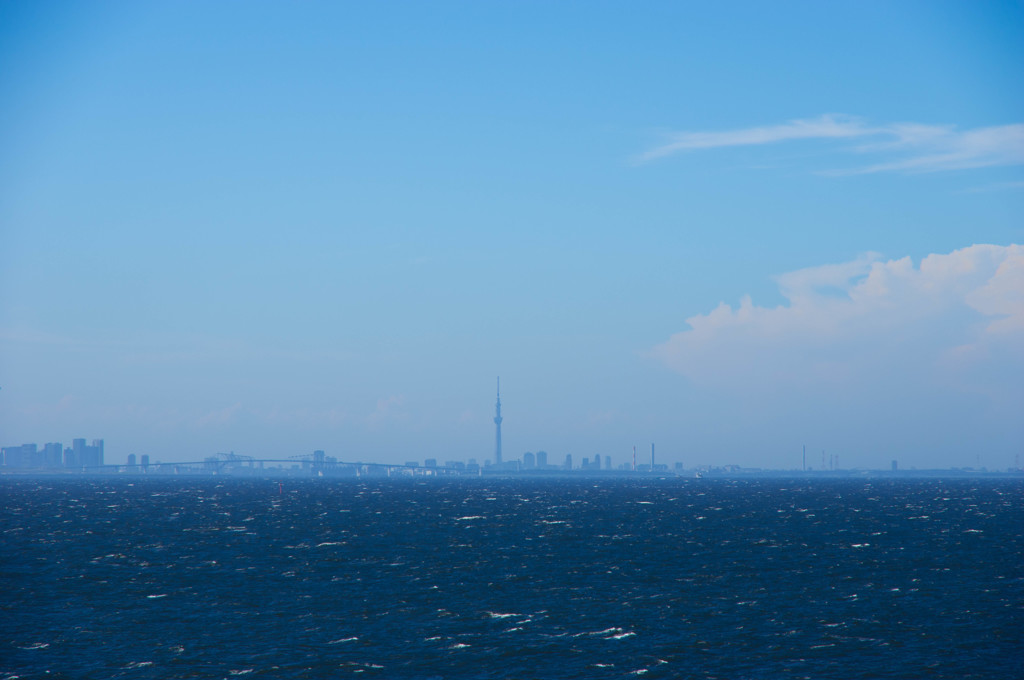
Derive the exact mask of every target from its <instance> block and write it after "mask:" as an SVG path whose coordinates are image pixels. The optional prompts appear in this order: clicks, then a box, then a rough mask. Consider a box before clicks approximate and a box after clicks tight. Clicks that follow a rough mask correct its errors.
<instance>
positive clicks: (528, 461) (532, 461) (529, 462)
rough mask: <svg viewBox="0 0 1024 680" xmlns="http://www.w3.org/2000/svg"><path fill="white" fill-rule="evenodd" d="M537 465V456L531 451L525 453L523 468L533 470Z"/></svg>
mask: <svg viewBox="0 0 1024 680" xmlns="http://www.w3.org/2000/svg"><path fill="white" fill-rule="evenodd" d="M535 467H537V458H536V457H535V456H534V455H533V454H532V453H531V452H529V451H527V452H526V453H524V454H523V469H524V470H532V469H533V468H535Z"/></svg>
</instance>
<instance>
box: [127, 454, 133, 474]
mask: <svg viewBox="0 0 1024 680" xmlns="http://www.w3.org/2000/svg"><path fill="white" fill-rule="evenodd" d="M127 467H128V472H135V454H134V453H129V454H128V465H127Z"/></svg>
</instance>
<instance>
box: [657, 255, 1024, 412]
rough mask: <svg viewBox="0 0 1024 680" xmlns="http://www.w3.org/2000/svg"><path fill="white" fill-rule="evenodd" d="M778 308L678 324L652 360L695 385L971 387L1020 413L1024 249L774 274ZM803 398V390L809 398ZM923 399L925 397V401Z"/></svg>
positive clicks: (749, 304) (748, 303) (742, 390)
mask: <svg viewBox="0 0 1024 680" xmlns="http://www.w3.org/2000/svg"><path fill="white" fill-rule="evenodd" d="M777 282H778V285H779V289H780V292H781V293H782V295H783V296H784V297H785V298H786V299H787V300H788V304H786V305H784V306H779V307H774V308H768V307H759V306H757V305H755V304H754V303H753V301H752V300H751V299H750V298H749V297H744V298H743V300H741V302H740V304H739V306H738V307H737V308H732V307H730V306H729V305H726V304H725V303H722V304H720V305H719V306H718V307H717V308H715V309H714V310H712V311H711V312H709V313H707V314H699V315H697V316H694V317H691V318H690V319H687V323H688V324H689V329H687V330H684V331H682V332H679V333H676V334H674V335H672V336H671V337H670V338H669V339H668V341H666V342H665V343H663V344H661V345H659V346H657V347H656V348H654V350H653V351H652V354H653V355H654V356H655V357H657V358H659V359H660V360H662V361H663V362H664V363H665V364H667V365H668V366H669V367H671V368H672V369H674V370H675V371H678V372H679V373H682V374H683V375H685V376H686V377H687V378H689V379H690V380H691V381H692V382H693V383H695V384H696V385H697V386H699V387H701V388H702V389H708V390H712V391H718V392H722V393H726V394H729V393H734V394H756V395H760V396H764V395H766V394H768V395H776V396H777V397H779V398H782V397H783V395H785V394H787V393H791V392H792V390H794V389H799V390H803V392H802V393H803V394H808V393H816V392H818V393H824V392H828V391H832V390H839V391H847V392H858V393H860V394H862V396H863V395H873V396H871V398H872V399H875V400H877V401H879V402H884V401H887V399H888V397H887V395H886V394H885V391H888V392H890V393H891V392H893V391H894V390H895V391H898V392H900V394H903V395H906V394H912V393H920V396H921V398H922V399H925V400H927V399H928V398H930V395H929V390H936V389H940V390H951V391H958V390H959V391H969V392H972V393H974V394H985V395H987V396H988V397H989V398H992V399H1003V400H1007V399H1010V400H1016V402H1017V403H1018V404H1019V405H1021V406H1024V376H1022V375H1021V371H1022V370H1024V246H1020V245H1009V246H997V245H973V246H970V247H967V248H963V249H961V250H956V251H954V252H952V253H949V254H933V255H929V256H927V257H925V258H924V259H923V260H922V261H921V263H920V264H919V265H918V266H915V265H914V263H913V262H912V261H911V259H910V258H908V257H907V258H902V259H898V260H883V259H882V258H880V257H879V256H878V255H876V254H869V255H865V256H863V257H861V258H859V259H857V260H855V261H852V262H847V263H843V264H837V265H825V266H820V267H812V268H809V269H802V270H799V271H795V272H790V273H787V274H783V275H782V276H779V277H778V278H777ZM807 390H810V392H807ZM932 396H933V395H932Z"/></svg>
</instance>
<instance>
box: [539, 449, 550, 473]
mask: <svg viewBox="0 0 1024 680" xmlns="http://www.w3.org/2000/svg"><path fill="white" fill-rule="evenodd" d="M547 466H548V452H547V451H538V452H537V467H539V468H542V469H543V468H546V467H547Z"/></svg>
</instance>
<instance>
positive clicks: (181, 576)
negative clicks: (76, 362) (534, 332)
mask: <svg viewBox="0 0 1024 680" xmlns="http://www.w3.org/2000/svg"><path fill="white" fill-rule="evenodd" d="M0 494H2V506H3V507H2V508H0V531H2V533H0V569H2V572H0V678H13V677H15V676H17V677H22V678H42V677H47V678H53V677H66V678H167V677H182V678H186V677H196V678H199V677H202V678H205V677H210V678H230V677H236V676H243V677H247V678H253V677H267V678H329V677H380V678H552V679H554V678H597V679H600V678H623V677H637V676H642V677H645V678H804V677H806V678H843V679H848V678H897V677H898V678H922V677H930V678H998V677H1005V678H1011V677H1020V675H1019V674H1020V672H1021V667H1022V666H1021V663H1022V658H1024V484H1022V483H1021V482H1020V481H1012V480H1006V481H978V480H957V481H937V480H920V481H907V480H902V481H871V482H865V481H814V482H808V481H806V480H801V481H785V480H754V481H708V480H685V481H683V480H680V481H639V480H601V481H596V482H595V481H591V480H560V481H555V480H551V481H532V480H461V481H438V480H425V481H418V482H413V481H406V482H399V481H388V480H381V481H343V482H335V481H332V482H318V481H312V480H311V481H286V482H285V483H284V492H283V493H279V487H278V483H277V482H276V481H267V480H249V481H219V480H215V479H201V478H194V479H165V480H161V479H147V480H135V481H134V482H128V481H123V480H109V479H98V478H97V479H88V478H69V479H68V478H37V479H12V478H7V479H3V480H0Z"/></svg>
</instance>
